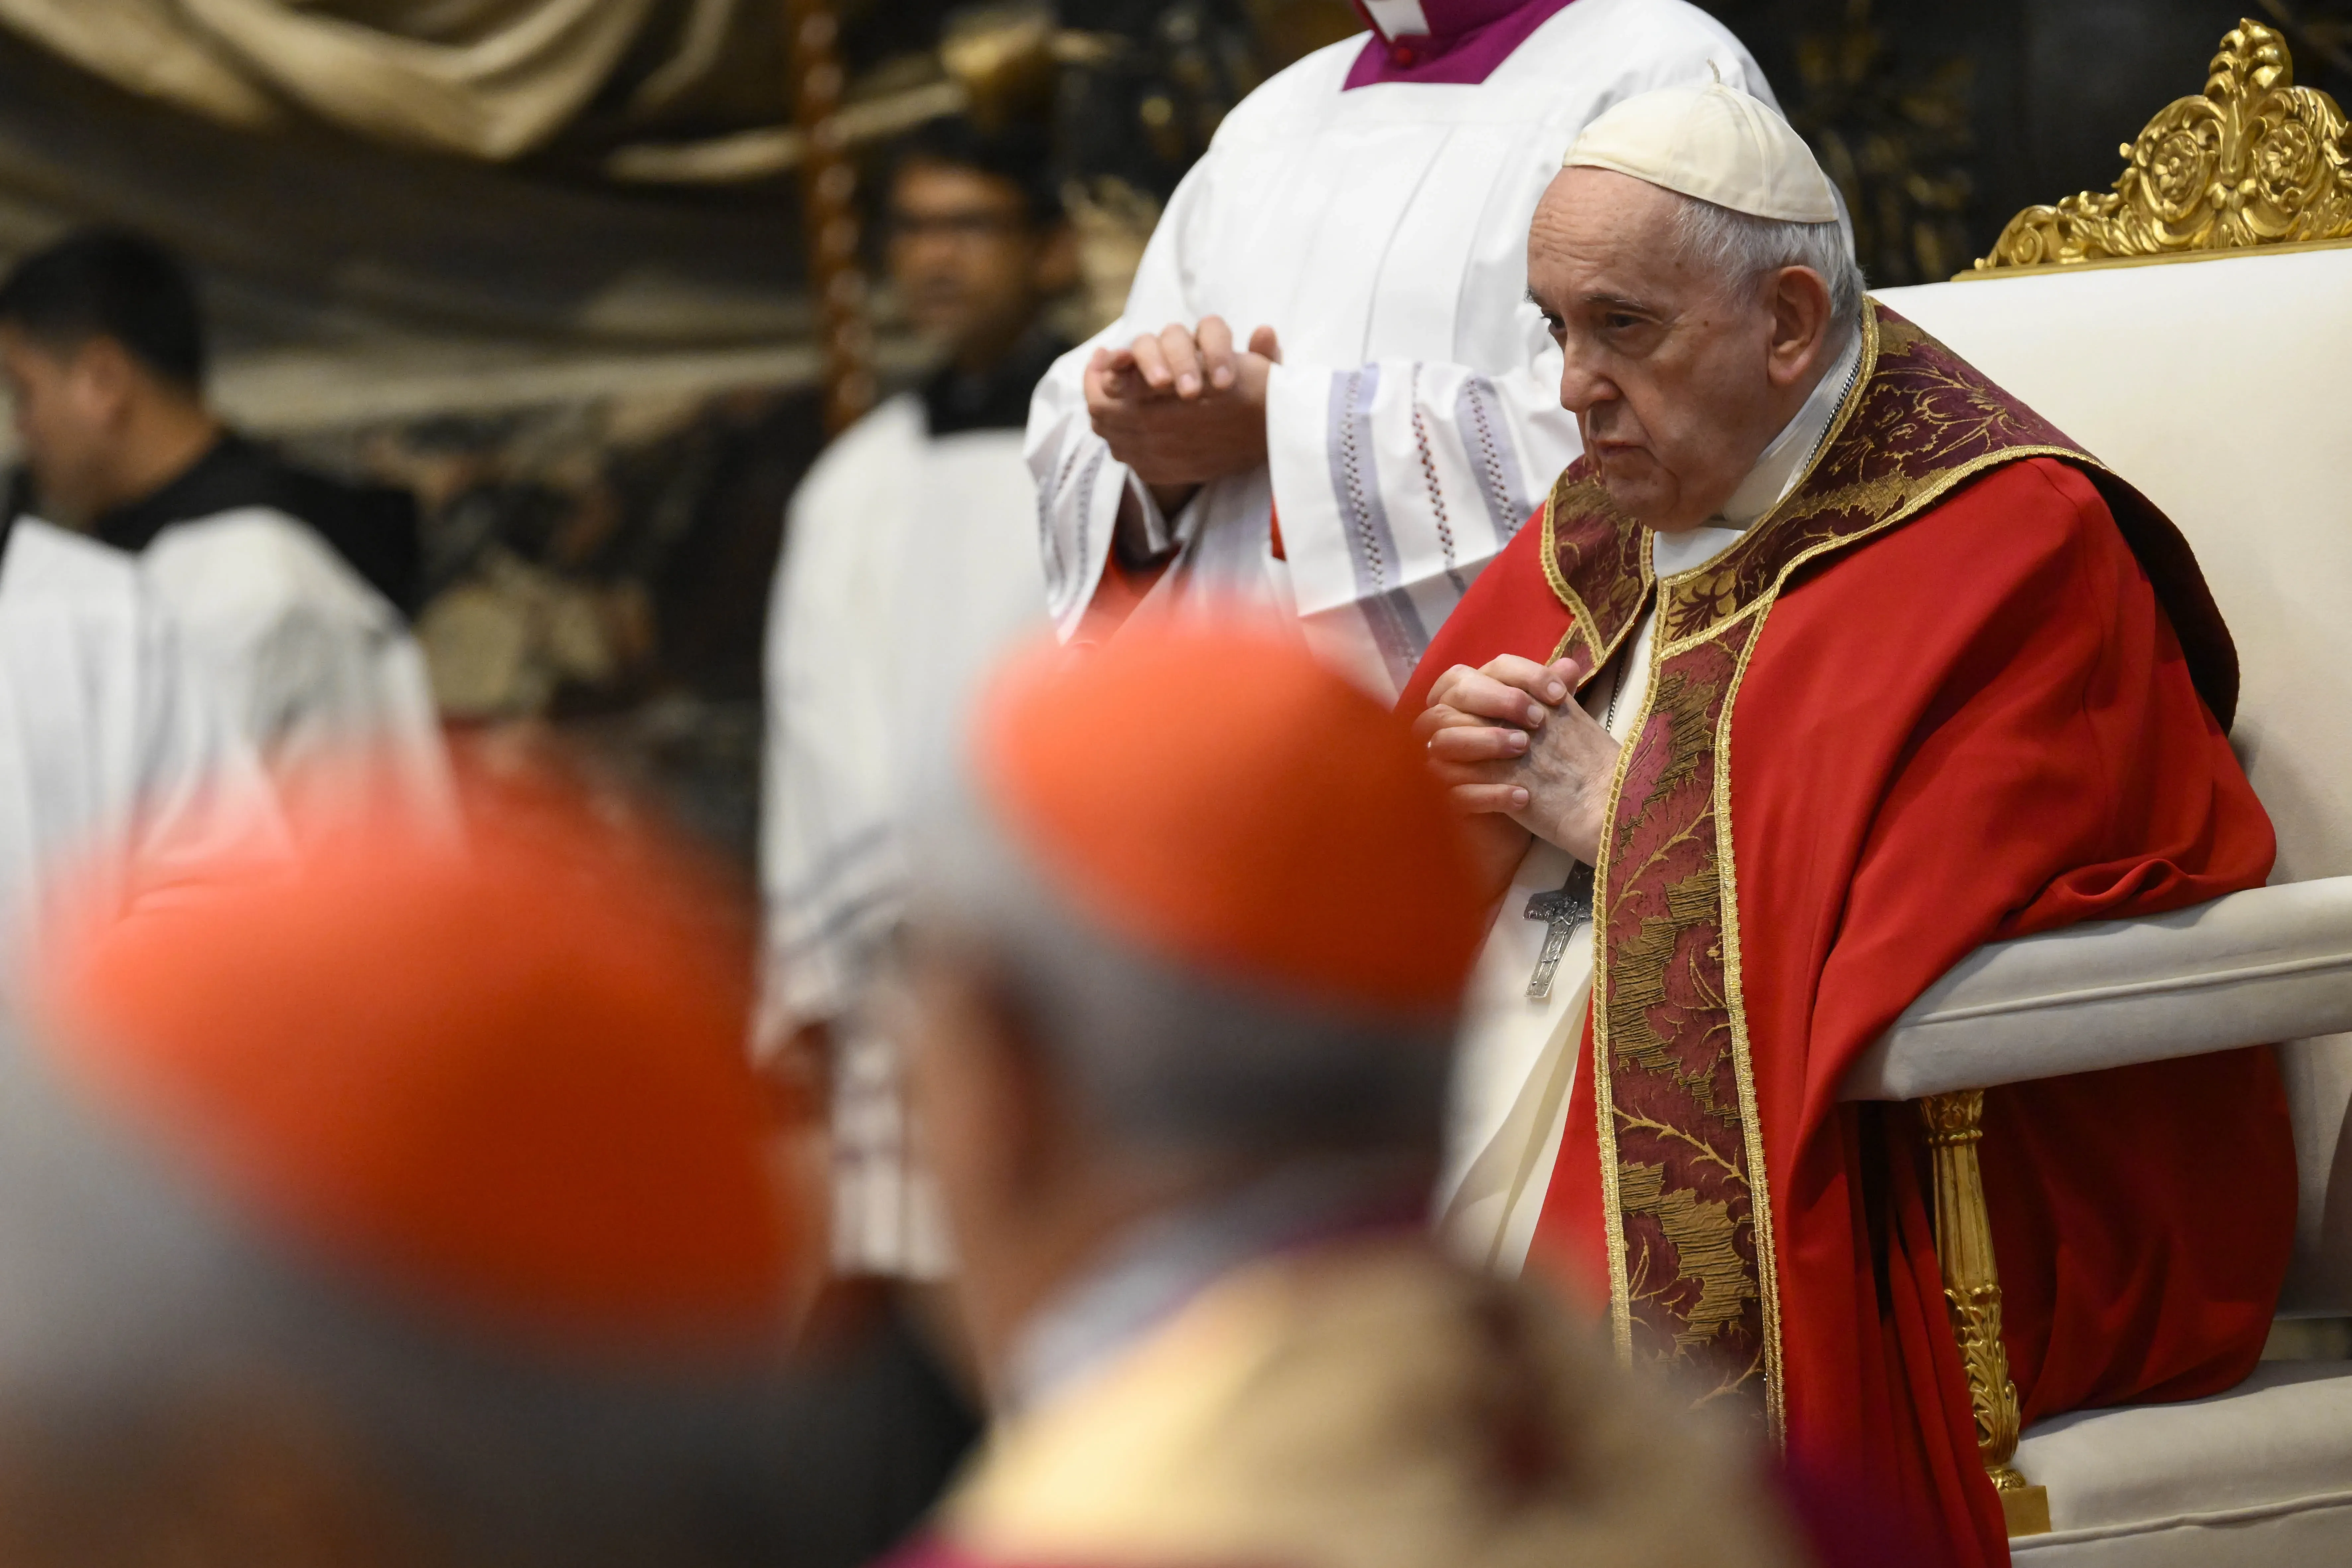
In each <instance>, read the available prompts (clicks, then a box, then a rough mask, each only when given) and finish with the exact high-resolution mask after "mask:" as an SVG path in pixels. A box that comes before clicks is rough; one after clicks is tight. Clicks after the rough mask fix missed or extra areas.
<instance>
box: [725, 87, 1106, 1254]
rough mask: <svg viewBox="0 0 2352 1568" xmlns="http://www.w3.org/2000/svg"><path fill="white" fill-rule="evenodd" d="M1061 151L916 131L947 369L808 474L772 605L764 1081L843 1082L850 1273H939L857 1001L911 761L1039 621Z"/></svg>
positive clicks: (900, 239)
mask: <svg viewBox="0 0 2352 1568" xmlns="http://www.w3.org/2000/svg"><path fill="white" fill-rule="evenodd" d="M1051 154H1052V148H1051V145H1050V143H1049V142H1048V141H1047V139H1046V137H1045V135H1044V133H1043V132H1042V131H1040V130H1038V129H1037V128H1036V127H1034V126H1033V125H1026V124H1024V125H1015V126H1012V127H1007V128H1003V129H1000V130H998V131H996V132H983V131H982V130H981V129H980V128H979V127H978V126H976V125H975V124H973V123H972V122H971V121H969V120H966V119H963V118H961V117H958V118H951V119H946V120H940V121H932V122H931V123H929V124H928V125H926V126H924V127H922V128H921V129H920V130H919V131H918V132H915V134H914V135H913V136H912V137H911V138H909V140H908V144H907V146H906V149H905V151H904V152H903V153H901V155H900V158H899V162H898V165H897V167H896V169H895V171H894V172H893V174H892V175H891V177H890V181H889V184H888V185H887V187H886V206H885V210H884V223H885V226H886V232H887V246H886V250H885V254H886V256H887V259H888V266H889V275H890V281H891V283H892V285H893V286H894V287H895V289H897V291H898V298H899V299H900V300H901V301H902V303H903V305H904V308H905V310H906V312H907V315H908V320H909V321H911V322H912V324H913V325H914V326H915V327H916V328H917V329H918V330H919V331H921V332H922V333H923V335H924V337H925V338H926V340H927V341H928V342H930V343H931V344H932V345H933V347H934V349H935V351H936V352H937V353H939V355H940V360H941V363H940V366H939V368H938V369H937V370H935V371H934V372H932V374H930V376H929V378H928V379H927V380H925V381H924V382H923V383H922V384H921V386H920V387H919V389H917V390H915V391H911V392H907V393H902V394H900V395H898V396H896V397H893V398H891V399H890V400H889V401H887V402H886V403H884V404H883V405H881V406H880V407H878V408H877V409H875V410H874V411H873V412H872V413H871V414H868V415H866V416H865V418H863V419H861V420H859V421H858V422H857V423H856V425H854V426H851V427H850V428H849V429H848V430H847V431H846V432H845V434H844V435H843V436H842V437H841V438H840V439H839V440H837V441H835V443H834V444H833V445H832V446H831V447H828V448H827V449H826V451H825V453H824V456H823V457H821V458H818V459H817V463H816V466H815V468H814V469H812V470H811V471H810V474H809V477H808V479H807V481H806V482H805V483H804V484H803V485H802V487H801V489H800V491H799V493H798V494H797V495H796V496H794V498H793V504H792V511H791V519H790V521H789V523H788V524H787V527H786V532H785V540H786V542H785V549H784V553H783V559H782V564H781V566H780V567H779V569H778V571H777V574H776V582H775V590H774V596H773V599H772V606H771V609H770V612H769V620H768V667H767V677H768V679H767V693H768V733H767V775H766V779H765V806H764V810H763V814H762V817H763V820H762V844H761V879H762V883H763V886H764V889H765V894H766V900H767V928H768V936H767V955H768V956H767V963H766V972H765V975H764V981H765V993H764V997H763V1005H762V1011H761V1023H760V1028H759V1036H760V1047H761V1051H762V1053H763V1054H764V1055H765V1056H766V1058H768V1060H769V1061H770V1063H771V1064H772V1070H775V1071H778V1072H781V1073H783V1074H786V1075H788V1076H792V1077H795V1078H799V1079H804V1080H809V1081H814V1082H817V1083H825V1082H827V1081H829V1083H830V1100H831V1105H832V1122H831V1125H832V1142H833V1165H834V1172H835V1186H834V1201H833V1225H832V1248H833V1258H834V1265H835V1268H838V1269H840V1270H841V1271H843V1272H844V1273H845V1274H850V1275H861V1274H872V1275H885V1276H904V1277H908V1278H913V1279H937V1278H940V1276H942V1275H944V1274H945V1273H946V1272H947V1269H948V1254H947V1249H946V1244H945V1238H944V1237H943V1236H942V1235H941V1233H940V1220H939V1215H938V1212H937V1197H936V1194H934V1193H933V1192H932V1191H931V1190H930V1184H929V1178H928V1177H927V1176H926V1175H924V1174H923V1173H922V1172H921V1171H920V1170H919V1168H918V1167H917V1165H916V1164H915V1163H913V1158H912V1153H911V1151H910V1150H909V1149H908V1136H907V1129H906V1125H905V1113H904V1110H903V1108H902V1107H901V1104H900V1098H899V1090H898V1079H899V1074H898V1055H897V1052H896V1050H895V1048H894V1047H893V1046H892V1044H891V1042H890V1041H889V1039H888V1037H887V1035H886V1034H885V1033H883V1032H882V1031H881V1030H880V1029H879V1028H878V1027H877V1022H876V1020H875V1019H874V1017H873V1016H872V1013H871V1009H870V1007H869V1006H868V997H867V992H868V990H869V988H870V985H871V983H872V980H873V976H874V968H875V964H876V961H877V958H878V957H879V956H880V955H881V953H882V951H883V950H884V948H885V947H886V946H887V943H888V942H889V941H890V939H891V937H892V935H893V933H894V932H895V931H896V930H897V927H898V921H899V917H900V915H901V913H902V912H903V905H904V900H905V893H906V889H907V886H908V880H909V878H910V876H911V875H912V874H913V872H914V868H911V867H910V866H909V865H908V859H907V853H906V849H905V847H904V845H903V844H902V842H901V838H900V832H899V822H900V817H901V813H902V806H901V802H902V799H903V796H904V794H905V781H906V778H907V775H908V772H909V771H910V767H911V763H912V761H913V758H914V757H915V755H916V753H917V752H918V750H919V748H920V746H921V745H922V744H923V742H924V740H925V737H927V736H928V735H929V734H930V733H932V732H933V731H935V730H936V729H937V728H938V727H940V726H941V725H943V724H946V723H949V722H951V721H952V720H953V717H954V716H955V715H956V714H957V713H959V712H961V710H962V708H963V706H964V702H965V700H966V698H967V696H968V695H969V692H970V690H971V687H972V685H973V684H974V682H975V681H976V680H977V679H978V678H979V676H980V675H981V674H982V673H984V672H985V671H986V670H987V669H988V668H991V667H992V665H993V664H994V663H995V662H996V660H997V658H998V657H999V656H1000V655H1001V654H1002V653H1003V651H1004V649H1005V648H1006V647H1007V646H1008V645H1009V644H1010V643H1011V642H1012V641H1013V639H1015V638H1018V637H1023V636H1024V635H1026V634H1030V633H1033V632H1035V631H1038V630H1042V629H1043V628H1044V626H1045V579H1044V574H1043V571H1042V569H1041V567H1040V566H1039V564H1038V559H1037V500H1036V489H1035V485H1034V481H1033V480H1032V479H1030V476H1029V468H1028V465H1027V463H1026V462H1025V461H1024V459H1023V458H1022V455H1021V431H1022V428H1023V426H1024V425H1025V424H1026V423H1027V421H1028V417H1029V394H1030V392H1031V390H1032V389H1033V388H1034V386H1035V385H1036V384H1037V379H1038V377H1039V376H1041V375H1043V374H1045V367H1046V366H1047V365H1049V364H1051V363H1053V361H1054V359H1055V356H1056V355H1057V354H1058V353H1061V351H1062V349H1063V347H1064V346H1066V345H1064V344H1063V343H1062V342H1060V341H1059V340H1058V339H1057V338H1056V337H1055V334H1054V333H1053V331H1051V330H1050V328H1049V327H1048V326H1047V324H1046V322H1045V310H1046V309H1047V307H1048V306H1049V305H1050V304H1051V303H1052V302H1053V301H1054V300H1055V299H1056V297H1057V296H1059V295H1062V294H1064V293H1066V291H1067V290H1068V289H1070V288H1071V287H1072V286H1073V285H1074V284H1075V283H1076V280H1077V258H1076V244H1075V237H1074V236H1073V234H1072V232H1071V228H1070V225H1069V223H1068V220H1067V219H1066V217H1065V216H1064V214H1063V211H1062V203H1061V196H1060V194H1059V191H1058V189H1057V187H1056V185H1055V181H1054V177H1053V172H1052V165H1051Z"/></svg>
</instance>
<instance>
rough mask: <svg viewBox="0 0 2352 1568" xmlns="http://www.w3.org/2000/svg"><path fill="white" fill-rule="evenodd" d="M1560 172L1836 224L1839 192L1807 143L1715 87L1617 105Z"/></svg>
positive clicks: (1734, 92) (1667, 90)
mask: <svg viewBox="0 0 2352 1568" xmlns="http://www.w3.org/2000/svg"><path fill="white" fill-rule="evenodd" d="M1560 167H1562V168H1564V169H1574V168H1591V169H1613V170H1615V171H1616V172H1617V173H1619V174H1631V175H1632V176H1633V178H1635V179H1637V180H1643V181H1647V182H1648V183H1649V184H1653V185H1657V186H1660V187H1661V188H1663V189H1665V190H1669V191H1677V192H1680V193H1681V194H1682V195H1686V196H1696V197H1697V198H1698V199H1699V200H1700V201H1703V202H1713V203H1714V204H1715V205H1717V206H1723V207H1729V208H1730V209H1731V210H1732V211H1734V212H1741V213H1747V214H1748V215H1749V216H1753V217H1762V218H1776V219H1779V220H1780V222H1783V223H1835V222H1837V221H1838V204H1837V195H1836V194H1835V193H1834V192H1833V191H1832V189H1831V188H1830V182H1829V176H1828V175H1826V174H1822V166H1821V164H1820V163H1816V162H1814V160H1813V153H1812V149H1811V148H1810V147H1808V146H1806V145H1805V141H1804V138H1803V137H1801V136H1799V135H1798V134H1797V133H1796V132H1794V131H1792V130H1790V127H1789V122H1788V121H1785V120H1783V119H1781V118H1780V115H1778V114H1776V113H1774V112H1773V110H1772V107H1771V106H1770V105H1769V104H1768V103H1765V102H1763V101H1762V100H1759V99H1754V98H1750V97H1749V96H1748V94H1746V93H1744V92H1741V91H1739V90H1738V89H1735V88H1728V87H1726V86H1724V85H1723V83H1721V82H1719V81H1713V82H1706V83H1704V84H1702V85H1699V86H1696V87H1662V88H1659V89H1656V90H1655V91H1652V92H1644V93H1640V94H1637V95H1636V96H1634V97H1633V98H1629V99H1626V100H1623V101H1622V102H1621V103H1618V104H1615V105H1613V106H1612V107H1611V108H1610V109H1609V110H1607V111H1605V112H1604V113H1602V114H1601V116H1600V118H1598V119H1596V120H1594V121H1592V123H1591V124H1590V125H1587V126H1586V127H1585V128H1584V134H1583V135H1581V136H1580V137H1578V138H1577V139H1576V145H1575V146H1573V147H1570V149H1569V150H1568V156H1567V157H1566V158H1563V159H1562V160H1560Z"/></svg>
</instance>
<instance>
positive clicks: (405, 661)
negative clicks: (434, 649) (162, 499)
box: [139, 506, 455, 826]
mask: <svg viewBox="0 0 2352 1568" xmlns="http://www.w3.org/2000/svg"><path fill="white" fill-rule="evenodd" d="M139 560H140V564H141V567H142V571H143V573H144V574H145V576H146V579H147V583H148V586H149V590H150V592H151V593H152V595H153V596H154V597H155V599H156V600H157V601H159V602H160V603H161V604H162V605H163V606H164V607H165V608H166V610H167V611H168V612H169V613H170V615H171V616H172V618H173V624H174V626H175V627H176V628H177V634H178V638H179V643H180V647H181V650H182V653H183V655H184V657H185V658H186V659H187V661H188V668H189V671H190V674H191V676H192V678H194V679H202V680H204V681H205V682H207V683H209V684H210V685H211V687H212V688H213V689H214V690H215V692H216V693H217V695H218V697H219V700H220V702H221V705H222V707H223V709H224V710H225V711H226V713H227V714H228V716H229V718H230V721H232V722H233V723H234V724H236V727H237V729H238V731H240V732H241V733H242V734H243V735H244V737H245V739H246V741H247V743H248V744H249V745H251V747H252V748H253V750H254V751H255V752H256V753H257V754H258V755H259V756H260V757H261V759H262V760H263V762H264V763H266V764H267V765H268V768H269V770H270V773H271V775H272V777H273V779H274V780H275V781H276V783H277V785H278V790H279V791H280V793H281V795H283V796H285V797H286V799H287V802H288V805H289V806H290V807H292V808H294V809H293V810H292V811H291V813H290V815H291V816H292V818H293V820H295V821H296V822H297V823H298V825H304V826H326V825H327V824H329V823H330V822H331V821H332V820H334V819H336V818H337V817H339V816H341V814H342V812H343V811H344V810H346V809H349V808H352V807H354V806H360V805H368V804H371V803H372V802H374V801H380V800H381V798H382V796H383V794H384V791H385V789H386V787H387V785H388V786H389V788H390V789H391V790H392V791H394V793H395V798H396V799H397V800H398V801H400V802H401V803H402V804H404V805H408V806H410V807H412V808H414V809H415V810H418V811H421V812H427V813H431V814H433V815H435V816H451V815H452V814H454V811H455V801H454V795H453V793H452V792H453V784H452V782H451V779H450V774H449V763H448V757H447V754H446V751H445V749H444V746H443V743H442V737H441V725H440V718H439V714H438V713H437V711H436V708H435V706H434V701H433V687H432V682H431V680H430V679H429V678H428V677H427V675H426V673H425V655H424V652H423V650H422V649H421V648H419V647H418V646H417V644H416V639H415V637H412V636H410V635H409V631H408V628H407V626H405V625H404V624H403V622H402V619H401V616H400V612H399V611H398V610H396V609H394V607H393V605H392V604H391V602H390V601H388V600H386V599H385V598H384V597H383V595H381V594H379V593H377V592H376V590H375V589H374V588H373V586H371V585H370V584H368V583H367V582H366V581H365V580H364V579H362V577H361V576H360V575H359V574H358V573H357V572H355V571H353V570H352V567H351V566H350V565H349V564H348V563H345V562H344V560H343V559H342V557H341V556H340V555H338V554H337V553H336V552H335V550H334V547H333V546H331V545H330V544H329V543H328V542H326V541H325V540H324V539H322V538H321V537H320V535H319V534H318V532H317V531H315V530H313V529H312V528H310V526H309V525H308V524H306V523H303V522H301V521H297V520H296V519H294V518H292V517H289V516H288V515H287V514H286V513H284V512H281V511H278V510H275V509H273V508H269V507H260V506H254V507H239V508H237V509H236V510H230V511H225V512H220V513H217V514H216V515H214V516H211V517H204V518H194V519H191V520H189V521H184V522H175V523H173V524H172V525H171V526H170V527H168V528H165V529H164V530H163V531H162V532H161V533H158V534H157V535H156V536H155V539H154V542H152V543H151V544H150V545H148V547H147V548H146V550H145V551H144V552H142V554H141V555H140V557H139ZM354 759H364V760H365V761H366V762H367V763H370V764H372V765H370V766H369V767H367V768H366V769H365V770H363V771H359V770H354V769H352V768H350V767H347V766H345V765H343V764H345V763H348V762H351V761H352V760H354ZM362 784H365V785H366V786H369V787H368V795H365V796H352V795H350V793H349V792H352V791H355V790H358V789H360V788H361V787H362Z"/></svg>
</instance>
